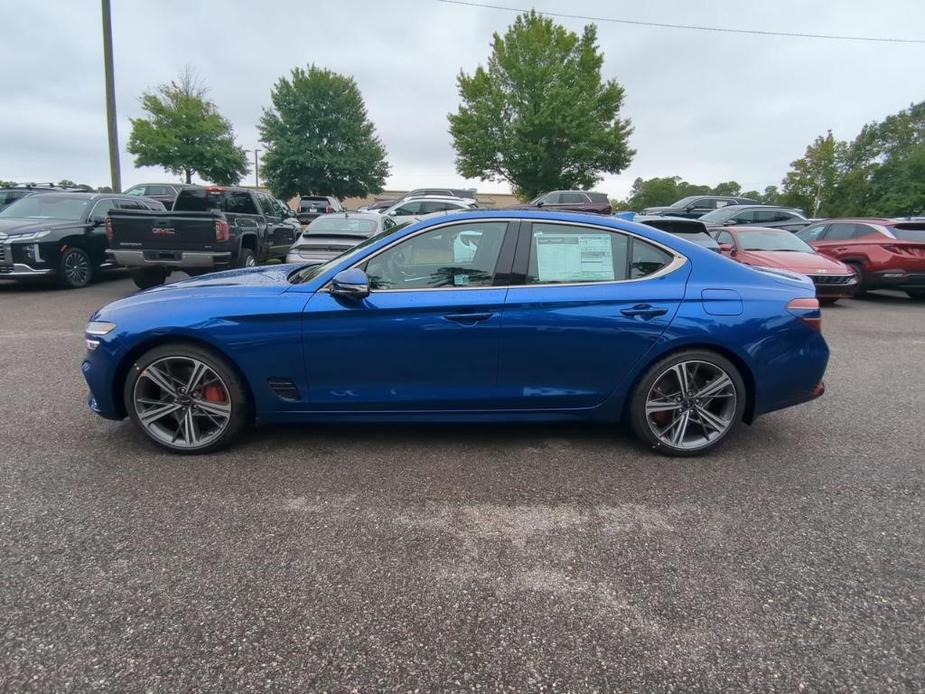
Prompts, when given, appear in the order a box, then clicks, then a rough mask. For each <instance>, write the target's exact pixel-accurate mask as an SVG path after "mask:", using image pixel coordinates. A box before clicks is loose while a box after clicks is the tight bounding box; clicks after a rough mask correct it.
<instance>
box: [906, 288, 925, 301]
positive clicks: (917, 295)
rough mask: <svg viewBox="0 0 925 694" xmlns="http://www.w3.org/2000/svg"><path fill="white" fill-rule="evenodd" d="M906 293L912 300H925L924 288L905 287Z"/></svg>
mask: <svg viewBox="0 0 925 694" xmlns="http://www.w3.org/2000/svg"><path fill="white" fill-rule="evenodd" d="M906 294H908V295H909V298H910V299H912V300H913V301H925V289H907V290H906Z"/></svg>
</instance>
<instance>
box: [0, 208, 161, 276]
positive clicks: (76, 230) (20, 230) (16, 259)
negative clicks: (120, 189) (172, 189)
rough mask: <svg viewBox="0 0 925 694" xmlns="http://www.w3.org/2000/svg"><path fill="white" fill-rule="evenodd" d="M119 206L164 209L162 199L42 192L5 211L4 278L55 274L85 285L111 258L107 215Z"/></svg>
mask: <svg viewBox="0 0 925 694" xmlns="http://www.w3.org/2000/svg"><path fill="white" fill-rule="evenodd" d="M115 210H136V211H138V212H142V211H147V212H152V213H153V211H155V210H158V211H161V212H163V211H164V205H163V204H161V203H160V202H158V201H157V200H148V199H147V198H139V197H132V196H128V195H115V194H113V193H59V192H52V191H50V192H43V193H42V194H41V195H30V196H28V197H25V198H22V199H20V200H17V201H16V202H15V203H13V204H12V205H10V206H9V207H7V208H6V209H5V210H3V211H2V212H0V278H7V277H8V278H10V279H15V280H23V279H30V278H37V277H56V278H57V280H58V284H60V285H61V286H63V287H67V288H75V287H84V286H86V285H88V284H90V282H91V281H92V280H93V277H94V276H95V275H96V274H97V273H98V272H99V271H100V270H102V269H105V268H108V267H111V266H112V264H113V263H112V262H111V261H110V260H109V259H108V258H107V257H106V233H105V222H106V218H107V217H108V216H109V215H110V214H111V213H112V212H114V211H115Z"/></svg>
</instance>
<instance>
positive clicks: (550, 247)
mask: <svg viewBox="0 0 925 694" xmlns="http://www.w3.org/2000/svg"><path fill="white" fill-rule="evenodd" d="M629 245H630V239H629V237H628V236H626V235H624V234H618V233H614V232H611V231H605V230H603V229H588V228H586V227H574V226H568V225H565V224H534V225H533V232H532V238H531V243H530V261H529V264H528V269H527V284H571V283H576V282H580V283H584V282H613V281H615V280H625V279H626V278H627V276H628V266H627V265H628V263H627V259H628V257H629Z"/></svg>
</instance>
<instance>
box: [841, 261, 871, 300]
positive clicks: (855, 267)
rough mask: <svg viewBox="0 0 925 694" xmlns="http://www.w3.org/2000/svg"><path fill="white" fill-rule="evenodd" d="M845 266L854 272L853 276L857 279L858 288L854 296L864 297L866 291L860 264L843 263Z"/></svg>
mask: <svg viewBox="0 0 925 694" xmlns="http://www.w3.org/2000/svg"><path fill="white" fill-rule="evenodd" d="M845 265H847V266H848V267H850V268H851V269H852V270H853V271H854V274H855V276H856V277H857V278H858V287H857V289H856V290H855V292H854V295H855V296H864V295H865V294H866V293H867V290H866V289H865V288H864V272H863V271H862V270H861V264H860V263H845Z"/></svg>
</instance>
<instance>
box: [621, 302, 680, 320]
mask: <svg viewBox="0 0 925 694" xmlns="http://www.w3.org/2000/svg"><path fill="white" fill-rule="evenodd" d="M620 313H622V314H623V315H624V316H629V317H630V318H635V317H636V316H639V317H640V318H645V319H646V320H648V319H649V318H655V317H656V316H664V315H665V314H666V313H668V309H667V308H661V307H659V306H652V305H651V304H636V305H635V306H633V307H632V308H624V309H622V310H621V311H620Z"/></svg>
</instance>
